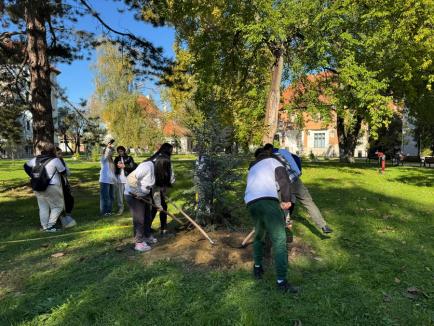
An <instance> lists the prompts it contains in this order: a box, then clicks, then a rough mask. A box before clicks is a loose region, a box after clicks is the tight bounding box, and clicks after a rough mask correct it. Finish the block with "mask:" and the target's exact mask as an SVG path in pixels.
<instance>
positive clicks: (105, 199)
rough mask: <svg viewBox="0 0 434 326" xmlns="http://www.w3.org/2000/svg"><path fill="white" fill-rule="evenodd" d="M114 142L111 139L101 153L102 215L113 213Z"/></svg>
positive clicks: (114, 179)
mask: <svg viewBox="0 0 434 326" xmlns="http://www.w3.org/2000/svg"><path fill="white" fill-rule="evenodd" d="M113 142H114V140H110V141H109V142H108V144H107V147H105V148H104V150H103V152H102V155H101V160H100V163H101V170H100V173H99V184H100V205H99V207H100V212H101V215H102V216H110V215H112V209H113V202H114V187H115V183H116V176H115V172H114V171H115V166H114V163H113V158H112V157H113Z"/></svg>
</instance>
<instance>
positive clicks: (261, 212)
mask: <svg viewBox="0 0 434 326" xmlns="http://www.w3.org/2000/svg"><path fill="white" fill-rule="evenodd" d="M255 156H256V160H255V162H253V163H252V164H251V165H250V168H249V172H248V175H247V186H246V191H245V195H244V201H245V203H246V204H247V208H248V210H249V213H250V215H251V217H252V219H253V223H254V225H255V239H254V242H253V259H254V266H253V274H254V276H255V277H256V278H257V279H260V278H262V274H263V273H264V270H263V267H262V266H263V265H262V260H263V254H264V245H265V236H266V234H267V233H268V234H269V236H270V239H271V242H272V245H273V252H274V263H275V268H276V274H277V287H278V288H279V289H280V290H282V291H284V292H290V293H296V292H298V290H297V289H296V288H294V287H293V286H292V285H291V284H289V283H288V282H287V280H286V274H287V272H288V249H287V247H286V231H285V229H286V226H285V221H284V213H283V210H286V209H289V208H290V207H291V205H292V203H291V183H290V180H289V176H288V172H287V170H286V168H285V167H284V166H283V165H282V163H281V162H280V161H279V160H278V159H277V158H276V157H275V156H274V155H272V154H271V151H266V150H264V149H259V150H258V151H256V153H255ZM279 191H280V200H281V202H279Z"/></svg>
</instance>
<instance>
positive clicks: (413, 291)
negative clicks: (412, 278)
mask: <svg viewBox="0 0 434 326" xmlns="http://www.w3.org/2000/svg"><path fill="white" fill-rule="evenodd" d="M404 296H406V297H407V298H409V299H412V300H416V299H418V298H419V297H420V296H424V297H426V298H428V296H427V295H426V294H425V293H424V292H423V291H422V290H420V289H418V288H417V287H415V286H412V287H409V288H408V289H407V291H406V292H405V293H404Z"/></svg>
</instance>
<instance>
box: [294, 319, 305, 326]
mask: <svg viewBox="0 0 434 326" xmlns="http://www.w3.org/2000/svg"><path fill="white" fill-rule="evenodd" d="M302 325H303V324H302V323H301V320H296V321H295V322H294V326H302Z"/></svg>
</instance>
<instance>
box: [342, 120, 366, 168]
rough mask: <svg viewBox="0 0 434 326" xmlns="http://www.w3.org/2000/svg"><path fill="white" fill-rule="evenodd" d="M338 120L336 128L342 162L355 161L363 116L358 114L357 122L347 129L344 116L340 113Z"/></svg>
mask: <svg viewBox="0 0 434 326" xmlns="http://www.w3.org/2000/svg"><path fill="white" fill-rule="evenodd" d="M336 120H337V121H336V123H337V126H336V127H337V128H336V129H337V134H338V141H339V160H340V161H341V162H346V163H354V162H355V160H354V151H355V149H356V146H357V141H358V138H359V133H360V129H361V126H362V121H363V117H362V116H361V115H357V116H356V123H355V124H354V126H353V128H351V129H350V130H346V128H345V120H344V118H343V117H341V116H339V115H338V116H337V119H336Z"/></svg>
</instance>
